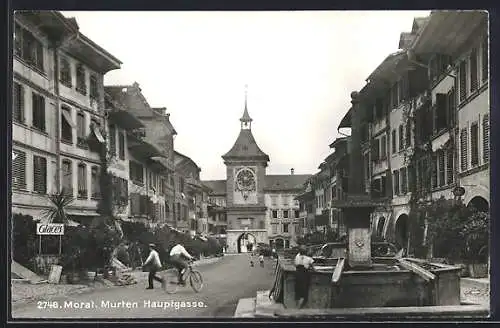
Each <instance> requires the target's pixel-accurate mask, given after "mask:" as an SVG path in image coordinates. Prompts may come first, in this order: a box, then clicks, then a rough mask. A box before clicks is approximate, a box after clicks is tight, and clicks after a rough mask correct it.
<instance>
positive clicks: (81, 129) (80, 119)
mask: <svg viewBox="0 0 500 328" xmlns="http://www.w3.org/2000/svg"><path fill="white" fill-rule="evenodd" d="M86 130H87V129H86V124H85V114H84V113H82V112H80V113H78V114H77V116H76V136H77V146H79V147H81V148H85V147H86V144H87V137H86V136H87V131H86Z"/></svg>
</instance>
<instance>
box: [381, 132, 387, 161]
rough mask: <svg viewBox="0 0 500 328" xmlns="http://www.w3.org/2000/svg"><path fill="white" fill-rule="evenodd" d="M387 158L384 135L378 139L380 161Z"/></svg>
mask: <svg viewBox="0 0 500 328" xmlns="http://www.w3.org/2000/svg"><path fill="white" fill-rule="evenodd" d="M386 158H387V137H386V136H385V135H383V136H382V138H381V139H380V159H386Z"/></svg>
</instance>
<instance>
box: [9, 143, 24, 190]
mask: <svg viewBox="0 0 500 328" xmlns="http://www.w3.org/2000/svg"><path fill="white" fill-rule="evenodd" d="M13 152H14V155H15V156H16V158H15V159H14V160H13V161H12V188H13V189H23V190H24V189H26V153H25V152H22V151H17V150H14V151H13Z"/></svg>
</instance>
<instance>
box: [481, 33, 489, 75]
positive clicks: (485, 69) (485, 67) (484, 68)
mask: <svg viewBox="0 0 500 328" xmlns="http://www.w3.org/2000/svg"><path fill="white" fill-rule="evenodd" d="M481 50H482V51H481V54H482V59H481V62H482V73H481V75H482V80H483V82H486V81H488V37H485V38H484V40H483V44H482V46H481Z"/></svg>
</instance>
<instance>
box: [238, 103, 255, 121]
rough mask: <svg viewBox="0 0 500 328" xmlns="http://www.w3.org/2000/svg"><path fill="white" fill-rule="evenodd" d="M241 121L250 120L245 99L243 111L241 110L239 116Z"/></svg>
mask: <svg viewBox="0 0 500 328" xmlns="http://www.w3.org/2000/svg"><path fill="white" fill-rule="evenodd" d="M240 121H241V122H252V118H251V117H250V115H249V114H248V109H247V103H246V101H245V111H244V112H243V116H242V117H241V118H240Z"/></svg>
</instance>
